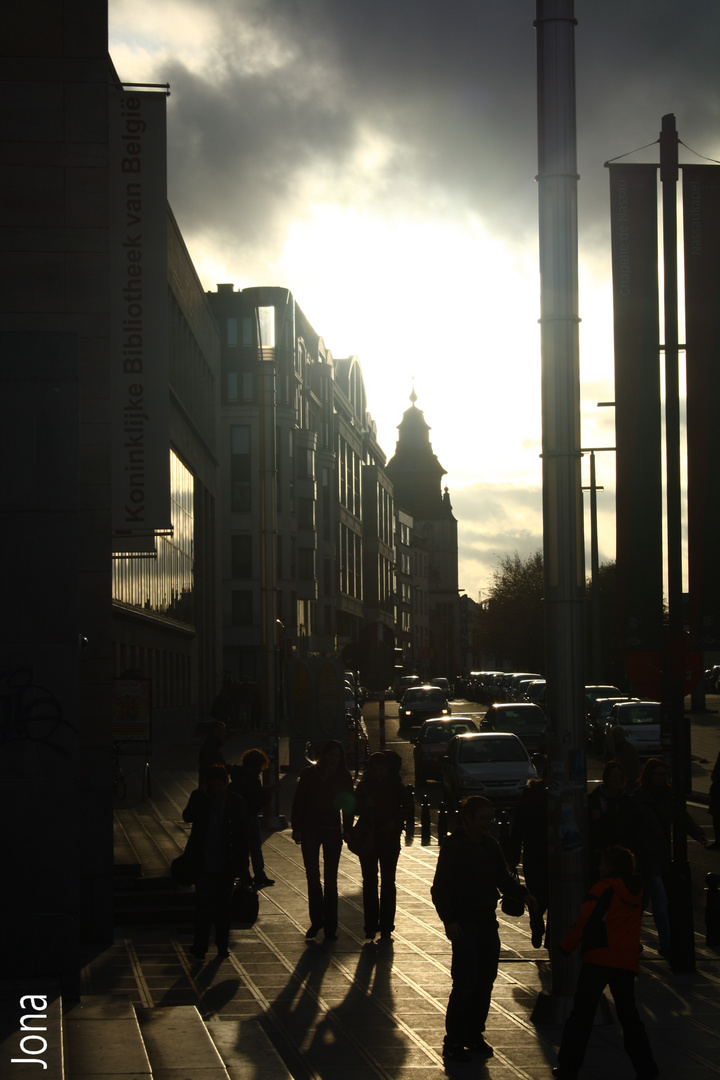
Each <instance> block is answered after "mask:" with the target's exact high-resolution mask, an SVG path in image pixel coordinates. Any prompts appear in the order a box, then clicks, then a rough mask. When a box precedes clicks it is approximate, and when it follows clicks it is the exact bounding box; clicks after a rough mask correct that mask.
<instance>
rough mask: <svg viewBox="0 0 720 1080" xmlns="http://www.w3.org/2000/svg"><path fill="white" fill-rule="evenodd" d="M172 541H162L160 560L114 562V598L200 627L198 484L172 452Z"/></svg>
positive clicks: (167, 538) (128, 558)
mask: <svg viewBox="0 0 720 1080" xmlns="http://www.w3.org/2000/svg"><path fill="white" fill-rule="evenodd" d="M170 521H171V524H172V535H171V536H158V537H157V538H156V541H155V544H156V549H157V558H155V559H147V558H145V559H141V558H133V557H132V556H124V557H121V558H116V559H113V566H112V571H113V584H112V594H113V599H115V600H118V601H119V602H120V603H123V604H128V605H129V606H130V607H134V608H138V609H140V610H142V611H147V612H152V613H154V614H156V615H164V616H165V617H167V618H169V619H173V620H175V621H176V622H180V623H183V624H184V625H187V626H193V625H194V623H195V607H194V599H193V597H194V592H193V590H194V573H195V482H194V479H193V475H192V473H191V472H190V471H189V470H188V469H186V468H185V466H184V465H183V463H182V462H181V461H180V458H179V457H178V456H177V454H175V453H174V451H172V450H170Z"/></svg>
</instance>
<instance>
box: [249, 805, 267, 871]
mask: <svg viewBox="0 0 720 1080" xmlns="http://www.w3.org/2000/svg"><path fill="white" fill-rule="evenodd" d="M247 830H248V847H249V848H250V859H251V861H252V868H253V876H254V877H256V878H264V877H265V860H264V858H263V853H262V834H261V832H260V818H259V817H258V815H257V814H249V815H248V819H247Z"/></svg>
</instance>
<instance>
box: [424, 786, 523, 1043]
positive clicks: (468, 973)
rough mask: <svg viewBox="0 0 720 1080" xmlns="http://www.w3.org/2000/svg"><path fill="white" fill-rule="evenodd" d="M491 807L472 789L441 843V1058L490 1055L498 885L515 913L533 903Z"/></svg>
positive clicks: (436, 894)
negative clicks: (444, 968)
mask: <svg viewBox="0 0 720 1080" xmlns="http://www.w3.org/2000/svg"><path fill="white" fill-rule="evenodd" d="M494 820H495V810H494V808H493V805H492V803H491V802H490V801H489V799H485V798H483V796H482V795H471V796H470V797H469V798H468V799H466V800H465V802H464V803H463V805H462V811H461V822H462V823H461V825H460V827H459V828H457V829H455V831H454V832H453V833H452V834H451V835H450V836H448V837H447V838H446V839H445V842H444V843H443V846H442V847H441V849H440V856H439V858H438V863H437V869H436V871H435V879H434V881H433V884H432V899H433V903H434V905H435V908H436V910H437V913H438V915H439V916H440V918H441V920H442V922H443V923H444V925H445V933H446V935H447V937H448V938H449V940H450V941H451V942H452V967H451V975H452V991H451V993H450V999H449V1001H448V1007H447V1013H446V1016H445V1042H444V1045H443V1057H444V1059H445V1061H470V1059H471V1054H472V1053H475V1054H479V1055H481V1056H482V1057H484V1058H488V1057H492V1054H493V1048H492V1046H490V1044H489V1043H488V1042H486V1041H485V1037H484V1035H483V1034H482V1033H483V1032H484V1030H485V1023H486V1020H487V1016H488V1012H489V1011H490V997H491V994H492V988H493V984H494V982H495V977H496V975H497V969H498V961H499V959H500V935H499V933H498V922H497V918H496V916H495V908H496V906H497V901H498V890H499V891H500V892H501V893H502V894H503V896H508V897H510V898H512V899H514V900H515V901H517V902H518V904H519V906H520V910H519V912H518V913H519V914H522V906H523V905H524V904H527V906H528V907H529V908H530V910H535V909H536V908H537V904H536V902H535V900H534V898H533V897H532V896H531V895H530V893H528V891H527V890H526V888H525V887H524V886H523V885H521V884H520V882H519V881H518V880H517V878H515V877H513V875H512V874H511V873H510V871H509V869H508V867H507V864H506V862H505V858H504V856H503V853H502V849H501V848H500V845H499V843H498V842H497V840H495V838H494V837H492V836H491V835H490V828H491V826H492V824H493V822H494Z"/></svg>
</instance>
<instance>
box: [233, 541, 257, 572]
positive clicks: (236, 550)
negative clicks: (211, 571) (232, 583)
mask: <svg viewBox="0 0 720 1080" xmlns="http://www.w3.org/2000/svg"><path fill="white" fill-rule="evenodd" d="M230 544H231V553H230V554H231V559H230V564H231V569H230V576H231V577H234V578H249V577H252V536H231V537H230Z"/></svg>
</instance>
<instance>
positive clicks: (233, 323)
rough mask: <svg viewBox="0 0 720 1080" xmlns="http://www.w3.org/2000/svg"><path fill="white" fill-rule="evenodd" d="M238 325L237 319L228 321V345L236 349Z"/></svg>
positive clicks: (233, 318)
mask: <svg viewBox="0 0 720 1080" xmlns="http://www.w3.org/2000/svg"><path fill="white" fill-rule="evenodd" d="M237 331H238V325H237V319H236V318H235V317H232V318H230V319H228V321H227V343H228V345H229V346H230V347H231V348H234V347H235V346H236V345H237V343H238V333H237Z"/></svg>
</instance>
